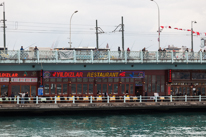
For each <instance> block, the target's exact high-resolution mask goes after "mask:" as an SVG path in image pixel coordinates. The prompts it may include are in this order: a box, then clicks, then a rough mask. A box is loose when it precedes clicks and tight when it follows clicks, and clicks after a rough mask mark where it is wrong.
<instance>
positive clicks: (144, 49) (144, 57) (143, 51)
mask: <svg viewBox="0 0 206 137" xmlns="http://www.w3.org/2000/svg"><path fill="white" fill-rule="evenodd" d="M145 52H146V48H145V47H144V48H143V49H142V53H143V59H146V58H147V56H145V55H146V53H145Z"/></svg>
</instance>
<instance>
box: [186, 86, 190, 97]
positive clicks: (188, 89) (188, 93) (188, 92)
mask: <svg viewBox="0 0 206 137" xmlns="http://www.w3.org/2000/svg"><path fill="white" fill-rule="evenodd" d="M187 95H188V96H189V95H190V88H189V87H187Z"/></svg>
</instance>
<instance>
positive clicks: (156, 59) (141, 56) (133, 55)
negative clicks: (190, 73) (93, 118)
mask: <svg viewBox="0 0 206 137" xmlns="http://www.w3.org/2000/svg"><path fill="white" fill-rule="evenodd" d="M82 62H85V63H133V62H135V63H169V62H170V63H175V62H179V63H180V62H183V63H206V52H173V51H171V52H166V51H161V52H158V51H145V52H144V51H93V50H91V51H90V50H87V51H75V50H40V51H39V50H37V51H19V50H6V51H0V63H82Z"/></svg>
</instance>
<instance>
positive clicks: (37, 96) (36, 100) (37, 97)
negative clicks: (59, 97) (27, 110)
mask: <svg viewBox="0 0 206 137" xmlns="http://www.w3.org/2000/svg"><path fill="white" fill-rule="evenodd" d="M38 102H39V101H38V96H36V104H38Z"/></svg>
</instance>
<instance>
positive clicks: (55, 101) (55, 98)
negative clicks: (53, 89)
mask: <svg viewBox="0 0 206 137" xmlns="http://www.w3.org/2000/svg"><path fill="white" fill-rule="evenodd" d="M54 103H55V104H56V103H57V97H56V96H55V97H54Z"/></svg>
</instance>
